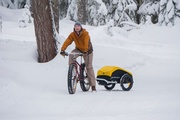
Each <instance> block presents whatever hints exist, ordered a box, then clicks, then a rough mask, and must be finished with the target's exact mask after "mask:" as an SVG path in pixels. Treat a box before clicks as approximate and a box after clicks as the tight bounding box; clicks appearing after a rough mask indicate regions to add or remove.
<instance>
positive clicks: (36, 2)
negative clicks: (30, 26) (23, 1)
mask: <svg viewBox="0 0 180 120" xmlns="http://www.w3.org/2000/svg"><path fill="white" fill-rule="evenodd" d="M31 2H32V11H33V17H34V27H35V35H36V41H37V49H38V61H39V62H40V63H42V62H48V61H50V60H52V59H53V58H54V57H55V56H56V54H57V53H56V40H55V37H54V36H53V35H54V34H53V24H54V23H53V20H52V15H51V10H50V2H49V0H43V2H42V0H31ZM58 21H59V20H58Z"/></svg>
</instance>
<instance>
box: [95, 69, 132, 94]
mask: <svg viewBox="0 0 180 120" xmlns="http://www.w3.org/2000/svg"><path fill="white" fill-rule="evenodd" d="M96 80H97V83H98V84H99V85H103V86H104V87H105V88H106V89H107V90H112V89H113V88H114V87H115V85H116V84H120V85H121V87H122V89H123V90H124V91H129V90H130V89H131V88H132V86H133V77H132V73H131V72H129V71H127V70H125V69H123V68H120V67H118V66H104V67H102V68H101V69H99V70H98V72H97V77H96Z"/></svg>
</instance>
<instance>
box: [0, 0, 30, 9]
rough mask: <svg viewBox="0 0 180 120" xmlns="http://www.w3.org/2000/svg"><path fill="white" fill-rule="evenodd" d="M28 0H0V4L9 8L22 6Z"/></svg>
mask: <svg viewBox="0 0 180 120" xmlns="http://www.w3.org/2000/svg"><path fill="white" fill-rule="evenodd" d="M27 1H29V0H0V5H1V6H3V7H7V8H11V9H20V8H24V6H25V5H26V3H27Z"/></svg>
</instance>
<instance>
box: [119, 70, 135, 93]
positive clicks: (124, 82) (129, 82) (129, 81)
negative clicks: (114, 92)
mask: <svg viewBox="0 0 180 120" xmlns="http://www.w3.org/2000/svg"><path fill="white" fill-rule="evenodd" d="M120 85H121V87H122V89H123V90H124V91H129V90H130V89H131V88H132V86H133V78H132V76H131V75H129V74H128V73H126V74H124V75H123V76H122V77H121V81H120Z"/></svg>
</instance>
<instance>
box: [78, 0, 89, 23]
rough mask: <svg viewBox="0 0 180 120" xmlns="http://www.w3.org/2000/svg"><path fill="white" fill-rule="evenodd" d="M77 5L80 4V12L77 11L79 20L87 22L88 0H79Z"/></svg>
mask: <svg viewBox="0 0 180 120" xmlns="http://www.w3.org/2000/svg"><path fill="white" fill-rule="evenodd" d="M77 6H78V13H77V17H78V21H79V22H81V23H82V24H86V21H87V9H86V6H87V1H86V0H78V2H77Z"/></svg>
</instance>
